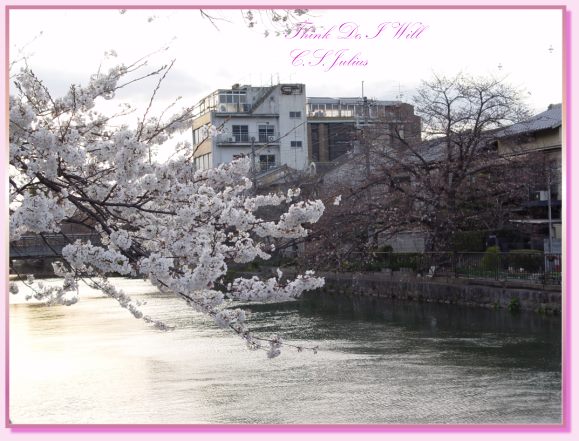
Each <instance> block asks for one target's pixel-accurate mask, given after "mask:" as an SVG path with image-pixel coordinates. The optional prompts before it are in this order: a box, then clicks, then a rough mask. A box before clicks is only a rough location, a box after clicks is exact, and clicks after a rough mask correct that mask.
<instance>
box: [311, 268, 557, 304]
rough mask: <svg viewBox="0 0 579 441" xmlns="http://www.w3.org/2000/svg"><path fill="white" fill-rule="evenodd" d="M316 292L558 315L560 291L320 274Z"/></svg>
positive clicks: (398, 275) (405, 276) (519, 284)
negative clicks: (323, 281)
mask: <svg viewBox="0 0 579 441" xmlns="http://www.w3.org/2000/svg"><path fill="white" fill-rule="evenodd" d="M320 275H323V276H324V277H325V279H326V284H325V286H324V287H323V288H320V289H319V290H317V291H316V292H322V293H325V294H329V295H333V296H349V297H357V296H362V297H379V298H382V299H386V300H389V301H393V302H418V303H440V304H451V305H461V306H472V307H482V308H492V309H508V310H510V311H512V312H517V311H520V310H525V311H534V312H538V313H544V314H554V315H560V314H561V297H562V296H561V292H562V291H561V287H560V286H548V285H540V284H531V283H522V282H513V281H494V280H476V279H458V278H451V277H433V278H429V277H416V276H413V275H411V274H404V273H398V272H392V273H323V274H320ZM307 295H315V292H313V293H309V294H307Z"/></svg>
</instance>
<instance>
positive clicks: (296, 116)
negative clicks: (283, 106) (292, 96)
mask: <svg viewBox="0 0 579 441" xmlns="http://www.w3.org/2000/svg"><path fill="white" fill-rule="evenodd" d="M289 115H290V118H301V117H302V112H297V111H296V112H290V113H289Z"/></svg>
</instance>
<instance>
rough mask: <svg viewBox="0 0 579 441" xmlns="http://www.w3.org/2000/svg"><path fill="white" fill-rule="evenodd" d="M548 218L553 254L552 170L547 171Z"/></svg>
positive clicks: (550, 247) (550, 249)
mask: <svg viewBox="0 0 579 441" xmlns="http://www.w3.org/2000/svg"><path fill="white" fill-rule="evenodd" d="M547 218H548V223H549V253H552V252H553V239H552V237H551V236H552V231H553V217H552V214H551V170H550V169H548V170H547Z"/></svg>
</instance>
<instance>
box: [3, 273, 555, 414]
mask: <svg viewBox="0 0 579 441" xmlns="http://www.w3.org/2000/svg"><path fill="white" fill-rule="evenodd" d="M118 284H119V285H121V286H122V287H123V289H124V290H125V291H126V292H127V293H129V294H131V295H132V296H133V297H134V298H140V299H143V300H146V301H147V305H146V306H145V308H144V309H145V312H146V313H148V314H149V315H151V316H152V317H154V318H159V319H163V320H164V321H166V322H167V323H169V324H173V325H176V326H177V329H176V330H175V331H172V332H161V331H157V330H155V329H153V328H151V327H149V326H148V325H146V324H144V323H143V322H142V321H140V320H135V319H133V318H132V317H131V316H130V314H129V313H128V312H127V311H126V310H123V309H121V308H120V307H119V306H118V304H116V302H115V301H113V300H111V299H108V298H105V297H102V296H100V295H99V294H98V293H96V292H94V291H90V290H86V295H85V296H84V297H83V298H82V300H81V302H79V303H78V304H77V305H74V306H71V307H65V306H53V307H48V306H43V305H38V304H32V303H26V302H24V301H23V299H22V297H23V295H22V294H18V295H17V296H12V297H11V299H10V300H11V305H10V418H11V421H12V422H13V423H16V424H26V423H102V424H114V423H135V424H136V423H155V424H170V423H185V424H199V423H216V424H228V423H231V424H246V423H251V424H253V423H256V424H286V423H290V424H292V423H295V424H298V423H309V424H312V423H326V424H328V423H340V424H341V423H351V424H359V423H360V424H361V423H364V424H368V423H384V424H394V423H396V424H427V423H437V424H440V423H443V424H444V423H446V424H462V423H470V424H474V423H479V424H490V423H498V424H507V423H508V424H527V423H529V424H538V423H553V424H558V423H560V419H561V403H560V401H561V374H560V371H561V321H560V319H559V318H557V317H542V316H540V315H537V314H520V315H517V316H513V315H511V314H510V313H508V312H507V311H487V310H481V309H467V308H460V307H456V306H438V305H420V304H406V305H402V304H388V303H380V302H377V301H376V300H369V299H368V300H356V301H352V300H345V299H343V300H341V301H339V302H336V301H335V300H334V299H332V298H330V297H316V298H311V299H305V300H302V301H300V302H294V303H286V304H283V305H250V306H249V308H250V309H251V310H252V316H251V323H253V326H254V327H255V328H256V329H257V330H259V331H260V332H261V333H263V334H265V335H266V336H268V335H270V334H271V333H273V332H277V333H280V334H282V335H283V336H284V337H285V338H286V339H287V340H292V341H293V342H297V343H304V344H308V345H311V346H315V345H319V347H320V351H319V352H318V354H316V355H314V354H312V353H310V352H302V353H297V352H296V351H295V350H291V349H285V351H284V352H282V355H281V356H280V357H278V358H276V359H273V360H268V359H267V358H266V357H265V354H264V352H262V351H258V352H250V351H248V350H247V349H245V346H244V345H243V342H242V341H241V340H240V339H239V338H237V337H235V336H232V335H231V334H230V333H228V332H226V331H223V330H221V329H219V328H217V327H216V326H215V325H214V324H213V323H212V322H211V321H210V320H209V319H207V318H205V317H203V316H201V315H199V314H197V313H195V312H193V311H191V310H190V309H188V308H187V306H186V305H185V304H184V303H183V302H182V301H180V300H179V299H177V298H171V297H167V296H166V295H162V294H159V293H158V292H155V291H154V289H153V288H151V287H150V286H149V285H147V284H145V283H144V282H140V281H134V280H119V281H118ZM21 291H24V289H22V290H21Z"/></svg>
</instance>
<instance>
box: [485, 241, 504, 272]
mask: <svg viewBox="0 0 579 441" xmlns="http://www.w3.org/2000/svg"><path fill="white" fill-rule="evenodd" d="M499 253H500V252H499V247H496V246H495V247H488V248H487V249H486V251H485V254H484V256H483V258H482V260H481V266H482V269H484V270H487V271H497V270H498V269H499V265H500V261H501V256H500V254H499Z"/></svg>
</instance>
